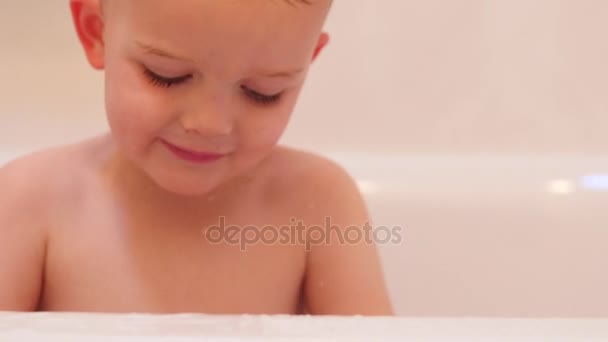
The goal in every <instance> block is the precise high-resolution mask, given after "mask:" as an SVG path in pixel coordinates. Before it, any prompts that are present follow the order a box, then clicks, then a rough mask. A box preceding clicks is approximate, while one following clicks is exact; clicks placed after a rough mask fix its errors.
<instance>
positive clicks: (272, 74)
mask: <svg viewBox="0 0 608 342" xmlns="http://www.w3.org/2000/svg"><path fill="white" fill-rule="evenodd" d="M135 44H136V45H137V46H138V47H139V48H140V49H142V50H144V51H145V52H147V53H150V54H153V55H157V56H161V57H165V58H171V59H176V60H182V61H186V62H191V63H194V62H193V61H192V60H191V59H190V58H186V57H181V56H178V55H174V54H172V53H170V52H167V51H165V50H163V49H159V48H156V47H153V46H151V45H147V44H144V43H141V42H135ZM305 70H306V68H293V69H290V70H287V71H262V72H259V73H258V74H259V75H261V76H264V77H269V78H290V77H294V76H296V75H298V74H301V73H302V72H304V71H305Z"/></svg>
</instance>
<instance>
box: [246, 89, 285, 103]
mask: <svg viewBox="0 0 608 342" xmlns="http://www.w3.org/2000/svg"><path fill="white" fill-rule="evenodd" d="M241 89H243V91H244V92H245V95H247V97H249V98H250V99H251V100H253V101H254V102H256V103H258V104H262V105H271V104H274V103H277V102H278V101H279V100H280V99H281V96H282V95H283V93H278V94H274V95H266V94H261V93H258V92H257V91H255V90H251V89H249V88H247V87H246V86H241Z"/></svg>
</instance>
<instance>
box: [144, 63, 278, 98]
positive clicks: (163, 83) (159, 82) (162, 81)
mask: <svg viewBox="0 0 608 342" xmlns="http://www.w3.org/2000/svg"><path fill="white" fill-rule="evenodd" d="M144 75H145V76H146V78H147V79H148V81H150V83H151V84H152V85H153V86H157V87H161V88H171V87H172V86H175V85H179V84H182V83H184V82H186V81H187V80H189V79H190V78H191V77H192V76H190V75H186V76H180V77H173V78H168V77H163V76H160V75H158V74H156V73H154V72H152V71H151V70H150V69H147V68H146V69H144ZM241 89H242V90H243V91H244V92H245V94H246V95H247V97H249V98H250V99H251V100H252V101H254V102H255V103H258V104H261V105H271V104H274V103H277V102H278V101H279V100H280V99H281V96H282V95H283V94H282V93H279V94H275V95H264V94H260V93H258V92H256V91H253V90H251V89H249V88H247V87H245V86H241Z"/></svg>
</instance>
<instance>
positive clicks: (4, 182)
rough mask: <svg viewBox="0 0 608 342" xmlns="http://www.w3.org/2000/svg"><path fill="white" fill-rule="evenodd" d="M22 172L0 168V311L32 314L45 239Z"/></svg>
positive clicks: (18, 168) (30, 184)
mask: <svg viewBox="0 0 608 342" xmlns="http://www.w3.org/2000/svg"><path fill="white" fill-rule="evenodd" d="M26 169H27V168H26V167H25V166H24V165H21V164H20V163H19V162H15V163H13V164H10V165H7V166H4V167H2V168H0V311H35V310H36V309H37V307H38V301H39V297H40V292H41V284H42V278H43V270H44V259H45V236H44V233H43V230H42V229H41V227H40V225H39V224H37V219H38V218H39V217H40V215H41V213H40V212H39V211H37V210H36V208H37V207H38V206H37V205H36V203H37V202H39V201H40V199H39V198H35V197H33V191H32V190H34V189H33V188H34V186H33V181H32V179H31V178H30V177H28V176H27V173H26V172H25V171H26ZM38 171H40V172H44V171H42V170H38ZM38 177H39V176H38Z"/></svg>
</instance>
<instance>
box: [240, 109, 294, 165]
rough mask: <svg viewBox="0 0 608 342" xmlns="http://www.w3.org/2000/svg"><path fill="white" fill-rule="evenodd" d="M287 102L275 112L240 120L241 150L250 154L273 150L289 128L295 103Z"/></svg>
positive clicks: (256, 114)
mask: <svg viewBox="0 0 608 342" xmlns="http://www.w3.org/2000/svg"><path fill="white" fill-rule="evenodd" d="M292 102H295V100H291V101H290V102H288V103H287V102H286V103H284V104H283V105H281V107H280V108H277V109H276V110H274V111H267V112H261V113H252V114H251V115H248V116H247V117H246V119H244V120H239V124H238V128H237V129H238V132H239V141H240V149H241V150H247V151H248V152H250V153H256V152H259V153H266V152H268V150H270V149H272V148H273V147H274V146H275V145H276V144H277V142H278V141H279V139H280V138H281V136H282V135H283V133H284V132H285V129H286V127H287V124H288V123H289V119H290V117H291V112H292V110H293V103H292Z"/></svg>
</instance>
